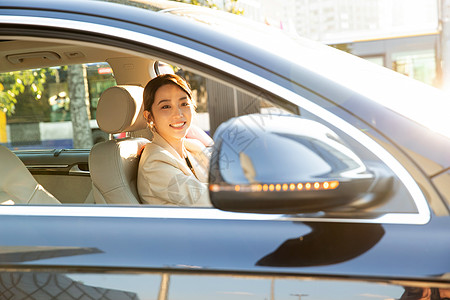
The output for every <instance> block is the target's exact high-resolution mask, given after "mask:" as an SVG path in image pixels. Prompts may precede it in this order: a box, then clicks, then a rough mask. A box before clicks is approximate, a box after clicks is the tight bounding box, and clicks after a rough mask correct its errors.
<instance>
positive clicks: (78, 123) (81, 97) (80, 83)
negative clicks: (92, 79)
mask: <svg viewBox="0 0 450 300" xmlns="http://www.w3.org/2000/svg"><path fill="white" fill-rule="evenodd" d="M67 72H68V85H69V98H70V115H71V118H72V129H73V146H74V148H83V149H90V148H91V147H92V132H91V127H90V123H89V119H90V111H89V93H88V83H87V73H86V67H85V66H84V65H72V66H69V67H68V70H67Z"/></svg>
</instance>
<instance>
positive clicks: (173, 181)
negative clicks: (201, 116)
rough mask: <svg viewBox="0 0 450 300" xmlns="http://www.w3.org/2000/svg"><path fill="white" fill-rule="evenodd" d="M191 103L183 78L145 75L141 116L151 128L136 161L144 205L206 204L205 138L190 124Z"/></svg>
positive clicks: (169, 75) (187, 86)
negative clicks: (150, 135)
mask: <svg viewBox="0 0 450 300" xmlns="http://www.w3.org/2000/svg"><path fill="white" fill-rule="evenodd" d="M194 113H195V105H194V102H193V100H192V91H191V89H190V87H189V85H188V83H187V82H186V81H185V80H184V79H183V78H181V77H180V76H177V75H173V74H164V75H160V76H158V77H156V78H154V79H152V80H150V81H149V82H148V83H147V85H146V86H145V89H144V117H145V119H146V120H147V123H148V125H149V127H150V129H151V131H152V132H153V140H152V142H151V143H149V144H147V145H146V146H145V148H144V150H143V152H142V156H141V160H140V162H139V171H138V178H137V187H138V193H139V196H140V198H141V200H142V201H143V202H144V203H146V204H155V205H178V206H210V201H209V196H208V189H207V184H206V183H207V180H208V163H209V157H208V155H207V154H206V153H207V152H206V151H205V145H204V144H205V143H211V142H212V140H211V139H209V137H206V138H205V136H204V135H206V134H204V135H201V133H200V136H201V137H203V139H200V140H202V141H203V143H202V142H200V140H199V139H190V138H187V136H188V133H190V134H191V135H193V136H197V137H198V136H199V131H198V130H197V128H193V127H191V121H192V117H193V115H194Z"/></svg>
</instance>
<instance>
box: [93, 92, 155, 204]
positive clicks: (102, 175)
mask: <svg viewBox="0 0 450 300" xmlns="http://www.w3.org/2000/svg"><path fill="white" fill-rule="evenodd" d="M143 92H144V89H143V88H142V87H140V86H114V87H111V88H109V89H107V90H105V91H104V92H103V93H102V95H101V97H100V99H99V102H98V106H97V123H98V126H99V127H100V129H101V130H103V131H104V132H107V133H110V134H117V133H122V132H134V131H142V130H144V129H145V128H147V123H146V121H145V119H144V117H143V113H142V111H143V105H142V98H143ZM149 142H150V141H149V140H148V139H146V138H132V137H126V138H123V139H117V140H108V141H105V142H101V143H98V144H95V145H94V147H92V149H91V152H90V155H89V170H90V173H91V178H92V192H93V196H94V201H95V203H98V204H101V203H106V204H138V203H140V200H139V195H138V193H137V187H136V180H137V179H136V178H137V171H138V165H139V158H140V152H141V149H142V148H143V147H144V145H145V144H147V143H149Z"/></svg>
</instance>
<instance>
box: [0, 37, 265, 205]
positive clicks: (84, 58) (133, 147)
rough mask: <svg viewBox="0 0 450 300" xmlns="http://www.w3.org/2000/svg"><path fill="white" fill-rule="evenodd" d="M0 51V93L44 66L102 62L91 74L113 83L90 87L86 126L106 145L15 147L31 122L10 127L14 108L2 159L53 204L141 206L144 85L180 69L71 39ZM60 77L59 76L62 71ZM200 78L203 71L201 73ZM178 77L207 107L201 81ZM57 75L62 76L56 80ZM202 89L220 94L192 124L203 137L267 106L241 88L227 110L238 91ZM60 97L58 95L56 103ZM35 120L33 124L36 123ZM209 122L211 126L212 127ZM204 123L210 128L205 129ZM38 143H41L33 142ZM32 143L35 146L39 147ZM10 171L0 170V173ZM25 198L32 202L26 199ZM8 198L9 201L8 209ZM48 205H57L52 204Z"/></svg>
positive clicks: (17, 44) (10, 44) (57, 128)
mask: <svg viewBox="0 0 450 300" xmlns="http://www.w3.org/2000/svg"><path fill="white" fill-rule="evenodd" d="M0 46H1V47H0V76H2V77H1V81H0V82H3V85H2V89H3V91H2V92H3V93H8V92H10V91H9V90H8V87H10V86H11V84H10V85H9V86H8V83H7V80H6V79H5V78H10V77H11V76H12V75H13V74H18V73H20V72H34V71H35V70H44V68H46V69H45V70H55V69H57V70H63V69H64V68H67V67H66V66H69V65H74V64H84V65H87V66H94V65H96V64H99V63H100V64H101V65H100V66H101V67H102V68H98V70H97V69H95V71H96V72H97V71H98V74H95V76H97V77H98V76H100V75H99V74H100V71H101V69H108V68H111V69H112V72H111V73H112V74H110V76H111V78H110V79H109V80H110V81H109V82H111V81H112V82H113V84H109V85H112V86H110V87H108V88H106V87H107V85H103V86H100V87H98V86H99V83H98V82H95V83H96V84H97V91H96V92H97V93H98V95H99V97H98V99H95V100H96V101H95V102H96V108H95V111H94V113H95V115H96V121H94V117H93V116H91V119H92V120H91V122H92V121H94V122H96V124H98V128H99V129H100V130H101V132H102V133H103V134H108V135H109V138H108V139H107V140H106V141H104V142H100V143H95V145H94V147H93V148H92V149H73V147H72V148H71V147H70V146H69V147H60V146H58V145H57V146H54V147H53V146H50V147H46V146H45V145H44V144H43V143H42V145H38V146H39V147H37V148H36V149H34V148H33V147H31V146H29V145H28V144H27V143H28V140H26V141H24V140H23V139H25V138H22V137H21V139H19V141H18V142H17V141H14V136H15V134H16V136H18V135H19V134H18V133H20V134H22V135H24V136H26V135H27V134H28V135H30V132H31V131H30V129H29V128H30V126H32V125H33V124H30V123H29V121H28V120H29V119H33V118H31V117H28V116H26V117H27V119H28V120H27V121H23V120H22V121H20V122H19V121H17V122H15V123H14V122H12V121H11V120H14V116H15V115H17V114H18V113H19V111H18V110H19V108H20V107H19V105H17V103H16V111H14V112H10V113H9V115H8V117H7V118H6V119H7V122H5V123H7V124H4V125H3V127H6V129H5V128H3V131H6V137H3V139H2V140H0V144H1V145H3V146H5V147H2V152H1V153H2V157H1V158H0V160H2V161H3V160H4V159H7V158H6V156H11V153H8V150H7V148H9V149H10V151H13V152H14V155H15V156H17V157H18V158H19V159H20V160H21V161H22V163H23V165H24V166H25V167H26V169H28V172H29V173H30V174H32V177H33V178H34V180H35V181H36V182H37V184H38V188H36V190H42V191H46V192H43V193H45V194H47V195H53V198H54V199H57V200H56V201H58V202H57V203H63V204H93V203H95V204H126V205H135V204H140V200H139V197H138V195H137V190H136V172H137V165H138V162H139V153H140V150H141V149H142V147H143V146H144V145H145V144H146V143H148V142H149V141H150V139H151V132H150V130H149V129H148V128H147V124H146V123H145V120H144V119H143V117H142V91H143V87H144V86H145V85H146V83H147V82H148V81H149V80H150V79H151V78H153V77H155V76H157V74H159V73H162V72H164V69H165V68H168V67H170V68H171V70H170V71H179V70H181V69H180V67H178V66H176V67H175V66H173V65H168V64H166V63H162V62H161V61H160V60H159V58H157V57H152V56H149V55H144V54H142V53H138V52H133V51H129V50H125V49H118V48H117V47H111V46H106V45H102V44H93V43H86V42H80V41H72V40H55V39H40V38H34V37H29V38H24V37H20V38H17V39H15V40H13V39H11V40H2V41H0ZM59 73H62V74H64V73H63V72H59ZM88 74H89V73H88ZM199 74H201V73H200V72H199ZM182 75H184V77H185V78H186V79H188V81H192V82H193V81H195V80H197V79H198V78H201V80H197V81H200V82H202V84H201V86H196V85H198V84H196V83H194V84H192V82H191V85H192V89H193V91H194V97H195V95H196V96H197V104H198V106H201V105H203V106H205V103H203V104H202V103H199V100H198V99H199V98H201V97H203V98H206V97H207V94H208V93H206V92H205V90H206V89H205V87H204V86H205V83H204V82H205V79H203V78H202V77H201V75H198V74H195V73H192V72H190V73H188V72H186V73H184V74H183V73H182ZM8 76H9V77H8ZM59 76H60V77H61V75H59ZM89 76H90V75H88V77H89ZM9 80H10V79H9ZM202 80H203V81H202ZM197 81H196V82H197ZM61 82H62V80H61ZM26 84H30V83H23V85H24V86H25V85H26ZM64 84H65V83H60V84H59V85H58V87H59V90H57V89H55V88H54V89H53V90H51V88H50V89H49V91H48V93H47V94H46V96H47V97H48V99H49V100H47V99H44V98H43V99H42V101H50V99H51V97H53V98H55V97H57V96H56V95H54V94H57V93H58V92H60V91H61V89H62V88H61V86H63V87H64V88H63V89H64V92H66V91H67V85H64ZM206 84H207V85H208V84H209V85H210V86H211V85H213V86H214V88H215V89H216V90H219V92H218V93H217V95H214V98H215V99H217V100H216V103H214V108H215V109H214V110H213V111H210V114H209V116H208V117H207V118H203V119H205V120H203V121H201V122H203V124H206V125H205V126H201V124H197V125H199V127H201V128H204V130H205V131H209V132H208V133H209V134H210V135H211V136H212V134H213V132H214V129H215V128H217V126H218V124H220V123H222V122H223V121H225V120H227V119H229V118H231V117H234V116H237V115H241V114H248V113H254V112H260V111H261V107H265V108H266V109H267V108H270V107H273V105H272V104H270V103H269V102H267V103H265V102H264V103H263V101H265V100H264V99H261V98H262V97H256V96H252V95H251V94H245V93H243V92H241V90H238V91H237V95H238V97H240V98H241V101H240V103H239V105H238V104H237V103H236V101H235V103H234V105H233V104H232V105H230V104H229V103H228V102H229V101H221V100H224V99H228V98H229V95H230V93H231V94H233V93H234V95H236V90H234V91H233V89H234V88H233V87H231V88H230V85H228V86H226V85H224V84H223V82H220V81H219V80H217V81H214V80H209V81H206ZM55 85H56V84H55ZM92 86H93V84H92V83H91V82H89V89H90V91H92ZM45 87H46V86H44V88H45ZM47 87H48V85H47ZM44 92H45V91H44ZM60 94H61V93H59V94H58V97H59V95H60ZM66 94H67V92H66ZM100 95H101V96H100ZM205 95H206V96H205ZM227 97H228V98H227ZM38 100H39V99H38ZM91 101H92V99H91ZM66 106H68V105H66ZM58 109H59V108H58ZM37 110H38V109H34V110H33V114H39V113H41V112H39V111H37ZM66 110H67V112H68V111H69V110H68V109H66ZM198 110H199V109H197V113H198ZM52 113H53V112H52ZM64 114H66V112H64ZM198 115H201V113H198ZM210 118H211V119H210ZM197 119H200V118H197ZM211 120H212V121H211ZM47 121H48V120H47ZM34 122H36V124H37V123H38V122H39V121H34ZM199 122H200V121H199ZM214 122H215V124H212V123H214ZM63 123H64V122H59V123H58V122H39V124H38V125H35V126H34V127H35V128H36V127H38V126H39V128H38V129H37V130H36V131H38V133H37V134H38V135H39V134H40V137H41V138H42V136H43V135H45V134H46V135H48V136H57V135H58V134H62V133H61V132H62V131H63V125H64V124H63ZM51 124H54V125H53V129H52V131H51V132H50V133H45V132H44V130H43V126H44V125H45V126H47V127H48V126H49V125H51ZM91 124H92V123H91ZM210 124H212V125H211V128H210ZM19 127H20V128H21V129H20V128H19ZM0 128H1V124H0ZM17 128H19V129H20V130H18V129H17ZM96 132H97V131H96ZM44 133H45V134H44ZM93 133H94V132H93ZM3 136H5V134H3ZM16 139H17V138H16ZM37 140H39V137H38V138H37ZM37 143H38V144H39V141H37ZM23 145H25V146H23ZM22 169H23V170H22V172H25V171H26V169H25V168H22ZM9 172H10V171H7V170H4V173H9ZM1 180H4V181H5V180H6V177H2V179H1ZM8 180H10V179H8ZM7 185H8V183H7V182H2V183H1V184H0V186H2V187H3V190H2V192H3V193H8V190H7V189H6V188H5V187H6V186H7ZM6 198H8V197H6ZM29 198H30V199H31V197H29ZM39 199H41V198H39ZM6 200H12V202H13V203H12V202H11V201H6ZM6 200H5V201H3V202H4V204H20V203H39V204H45V203H52V202H51V201H50V200H36V199H34V200H28V201H26V200H20V201H19V200H17V199H10V198H8V199H6ZM52 201H53V202H55V200H52Z"/></svg>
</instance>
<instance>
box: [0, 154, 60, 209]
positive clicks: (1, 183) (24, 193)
mask: <svg viewBox="0 0 450 300" xmlns="http://www.w3.org/2000/svg"><path fill="white" fill-rule="evenodd" d="M0 161H1V162H2V166H1V168H0V204H5V205H7V204H60V202H59V201H58V200H57V199H56V198H55V197H54V196H53V195H52V194H50V193H49V192H47V191H46V190H45V189H44V188H43V187H42V186H41V185H40V184H39V183H38V182H37V181H36V180H35V179H34V177H33V175H31V173H30V172H29V171H28V169H27V168H26V167H25V165H24V164H23V163H22V161H21V160H20V159H19V158H18V157H17V156H16V155H15V154H14V153H12V152H11V151H10V150H9V149H8V148H6V147H3V146H0Z"/></svg>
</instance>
